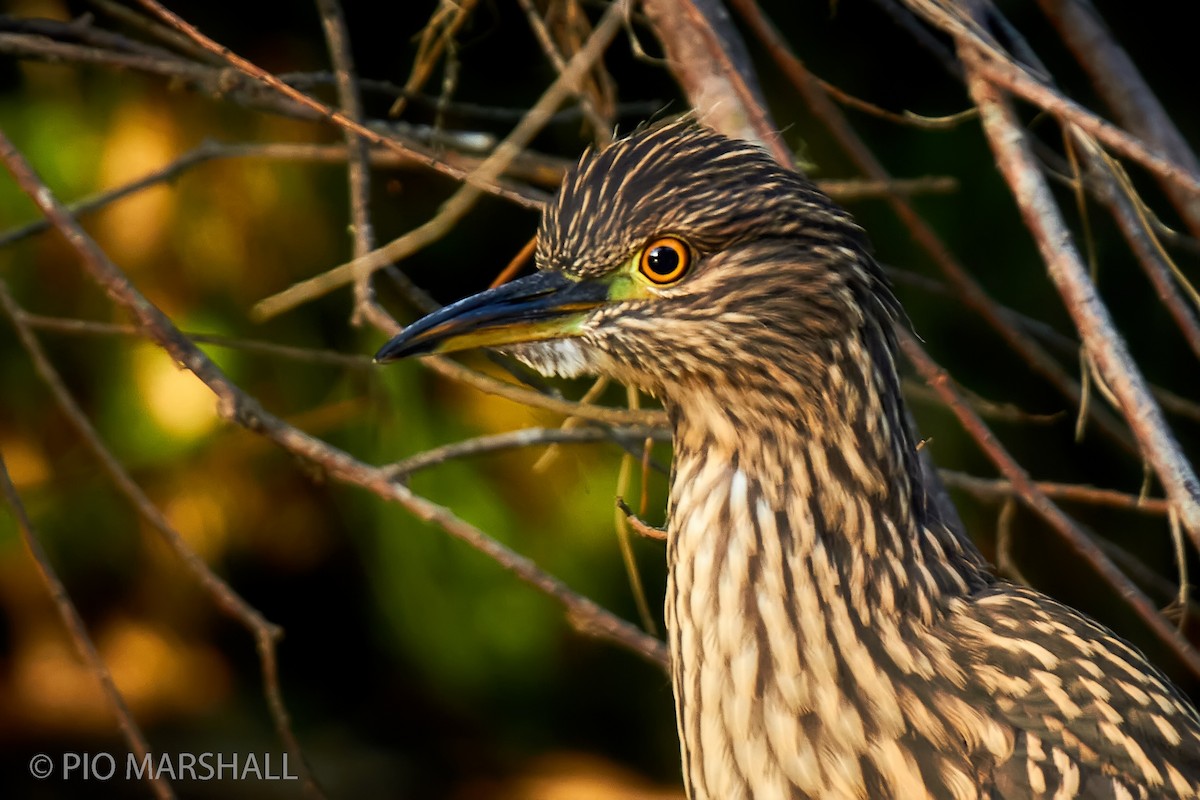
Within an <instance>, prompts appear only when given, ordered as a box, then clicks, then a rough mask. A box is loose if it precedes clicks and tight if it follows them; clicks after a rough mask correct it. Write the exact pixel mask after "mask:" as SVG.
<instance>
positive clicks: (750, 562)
mask: <svg viewBox="0 0 1200 800" xmlns="http://www.w3.org/2000/svg"><path fill="white" fill-rule="evenodd" d="M663 236H670V237H677V239H678V241H680V242H683V243H685V244H686V245H687V246H688V247H689V248H690V251H691V258H692V260H691V263H690V269H689V270H688V271H687V273H686V274H685V275H684V277H683V278H682V279H681V280H679V281H678V282H677V283H671V284H670V285H665V286H659V285H653V284H651V283H648V282H646V281H644V280H641V279H640V278H639V276H638V274H637V264H638V262H639V258H640V257H641V256H639V254H640V253H641V254H644V251H645V249H646V248H647V247H648V243H650V242H653V241H656V240H658V239H659V238H660V237H663ZM536 252H537V262H538V267H539V269H541V270H547V271H551V272H554V273H559V274H560V275H561V277H563V278H565V279H566V280H565V281H561V283H562V285H563V286H569V287H571V288H570V289H569V291H571V292H572V293H574V295H578V296H579V297H584V296H585V295H586V302H584V301H574V302H573V303H571V304H567V305H569V306H570V312H571V314H572V316H570V318H569V322H567V323H562V324H563V329H562V333H561V335H557V336H556V335H551V334H550V333H547V330H546V327H545V326H546V325H547V324H548V323H545V322H544V311H543V308H542V306H543V305H544V303H545V302H546V301H544V299H538V300H537V301H536V303H534V304H533V305H530V304H529V302H526V300H525V299H524V298H526V297H527V296H530V297H532V296H534V295H535V294H536V296H537V298H543V295H544V294H546V290H544V289H542V288H541V286H542V284H541V283H539V284H538V285H537V291H536V292H533V293H532V294H531V291H532V290H530V291H526V292H525V293H524V294H522V295H521V297H522V298H523V299H522V302H526V304H525V305H521V306H520V310H519V312H518V311H509V312H505V313H509V314H510V315H511V316H513V318H514V319H515V318H516V317H517V316H520V318H521V320H522V324H529V321H530V320H534V322H535V323H536V325H538V326H541V327H537V328H536V330H537V334H536V337H532V336H530V337H527V338H536V340H535V341H525V340H524V339H522V338H521V337H520V336H517V335H516V334H514V335H513V336H511V337H510V339H509V344H508V347H507V349H509V350H510V351H511V352H512V353H513V354H515V355H517V356H518V357H520V358H522V359H523V360H525V361H526V362H527V363H529V364H530V365H532V366H534V367H535V368H537V369H539V370H541V371H543V372H545V373H547V374H554V373H557V374H578V373H585V372H586V373H600V374H605V375H609V376H612V377H615V378H618V379H620V380H622V381H625V382H627V383H630V384H633V385H636V386H639V387H641V388H642V389H645V390H646V391H648V392H651V393H652V394H654V395H656V396H658V397H659V398H661V400H662V402H663V404H664V407H665V408H666V410H667V412H668V414H669V417H670V420H671V424H672V428H673V432H674V450H675V456H674V463H673V469H672V478H671V491H670V508H669V514H668V517H669V519H668V545H667V547H668V563H669V569H670V574H669V580H668V589H667V597H666V622H667V631H668V637H669V642H670V650H671V677H672V684H673V688H674V692H675V697H676V706H677V717H678V726H679V736H680V743H681V753H682V761H683V773H684V781H685V785H686V787H687V791H688V795H689V797H691V798H692V800H708V799H709V798H712V799H714V800H716V799H719V800H737V799H738V798H746V799H747V800H748V799H749V798H755V800H768V799H770V798H876V797H878V798H884V797H894V798H926V797H930V798H1034V797H1037V798H1041V797H1045V798H1051V797H1054V798H1073V797H1087V798H1104V797H1113V798H1150V797H1178V798H1191V797H1197V796H1200V717H1198V716H1197V713H1196V710H1195V709H1194V708H1193V706H1192V705H1191V704H1190V703H1189V702H1188V701H1187V700H1186V699H1184V698H1183V696H1182V695H1181V693H1180V692H1179V691H1178V690H1177V689H1176V688H1175V687H1173V686H1172V685H1171V684H1170V682H1169V681H1168V680H1167V679H1166V678H1165V677H1164V676H1163V675H1162V674H1161V673H1159V672H1158V671H1157V670H1155V669H1154V668H1153V667H1152V666H1151V665H1150V664H1149V663H1147V661H1146V660H1145V658H1144V657H1143V656H1142V655H1141V654H1140V653H1138V652H1137V651H1136V650H1135V649H1133V648H1132V647H1130V646H1129V645H1127V644H1125V643H1124V642H1123V641H1121V640H1120V639H1119V638H1118V637H1117V636H1116V635H1115V634H1113V633H1112V632H1111V631H1108V630H1107V629H1105V628H1103V627H1102V626H1100V625H1098V624H1096V623H1095V622H1092V621H1091V620H1089V619H1087V618H1086V617H1084V616H1082V615H1081V614H1079V613H1078V612H1075V611H1073V610H1072V609H1069V608H1067V607H1065V606H1063V605H1061V604H1058V603H1056V602H1054V601H1053V600H1051V599H1050V598H1048V597H1046V596H1044V595H1041V594H1039V593H1037V592H1035V591H1033V590H1031V589H1027V588H1024V587H1019V586H1015V585H1012V584H1010V583H1007V582H1005V581H1002V580H999V579H997V578H996V577H994V576H993V575H992V574H991V572H990V571H989V569H988V567H987V565H986V563H985V562H984V560H983V558H982V556H981V555H980V554H979V552H978V551H977V550H976V549H975V547H974V546H973V545H972V544H971V543H970V541H969V540H968V539H967V538H966V536H965V535H964V534H963V532H961V531H958V530H956V529H953V528H952V527H951V526H949V525H947V524H946V523H945V522H944V521H943V520H942V519H941V518H940V516H939V513H938V509H937V506H936V504H935V503H934V502H933V501H932V500H931V498H930V497H928V496H927V494H926V487H925V486H924V484H923V482H922V477H921V474H922V473H921V470H920V468H919V465H918V462H917V455H916V442H915V439H914V437H913V435H912V433H911V432H910V430H909V428H908V425H907V423H906V417H905V413H904V406H903V400H902V398H901V395H900V390H899V381H898V378H897V374H896V367H895V363H894V356H893V353H894V350H895V347H894V334H893V326H894V325H895V324H896V322H897V321H898V320H900V319H902V312H901V311H900V307H899V304H898V303H897V301H896V300H895V298H894V296H893V295H892V293H891V290H890V288H889V286H888V283H887V281H886V279H885V278H884V276H883V274H882V272H881V271H880V269H879V267H878V266H877V265H876V263H875V261H874V260H873V258H872V256H871V254H870V251H869V247H868V245H867V242H866V239H865V236H864V235H863V233H862V231H861V230H860V229H859V228H858V226H857V225H856V224H855V223H854V222H853V220H852V219H851V218H850V216H849V215H848V214H847V213H846V212H845V211H843V210H841V209H840V208H838V207H837V206H836V205H834V204H833V203H832V202H831V201H830V200H829V199H828V198H826V197H825V196H824V195H823V194H821V193H820V192H819V191H818V190H817V189H816V188H815V187H814V186H813V185H812V184H811V183H810V182H808V181H807V180H806V179H804V178H803V177H802V176H800V175H799V174H797V173H795V172H793V171H791V170H788V169H785V168H783V167H781V166H779V165H778V164H776V163H775V162H773V161H772V160H771V159H770V158H769V157H768V156H767V155H766V154H765V153H764V152H762V151H761V150H760V149H758V148H757V147H755V146H753V145H751V144H748V143H746V142H741V141H736V140H731V139H728V138H725V137H723V136H721V135H719V134H717V133H715V132H712V131H709V130H706V129H703V128H700V127H697V126H693V125H690V124H686V123H676V124H672V125H668V126H664V127H660V128H658V129H654V130H648V131H642V132H639V133H637V134H635V135H633V136H632V137H630V138H628V139H625V140H623V141H619V142H617V143H615V144H613V145H612V146H611V147H609V148H608V149H606V150H604V151H602V152H599V153H595V154H589V155H587V156H585V157H584V159H583V160H582V161H581V163H580V164H579V166H578V167H577V168H576V169H575V170H573V171H572V172H570V173H569V174H568V175H567V176H566V178H565V180H564V182H563V186H562V189H561V190H560V192H559V193H558V195H557V196H556V198H555V200H554V201H553V202H552V203H551V204H550V205H549V206H548V207H547V208H546V210H545V212H544V214H543V218H542V223H541V227H540V229H539V233H538V246H537V251H536ZM596 283H602V284H603V291H602V292H601V294H603V299H602V300H596V299H595V297H598V296H599V295H597V294H596V290H594V289H589V288H588V287H590V286H592V285H593V284H596ZM514 291H518V290H514ZM588 292H591V294H588ZM539 293H540V294H539ZM481 297H487V296H481ZM505 297H508V295H505ZM464 302H466V301H464ZM505 302H508V303H510V306H511V307H512V308H514V309H515V308H517V307H516V306H512V304H511V301H508V300H506V301H505ZM483 305H484V306H488V303H486V302H484V303H483ZM478 307H479V304H478V303H476V305H475V306H470V307H469V308H468V307H467V306H463V308H461V309H458V310H456V309H453V308H452V309H448V310H447V312H446V313H445V315H444V316H442V317H438V318H437V319H435V320H434V322H435V323H436V324H433V323H431V324H429V325H426V326H425V327H424V328H422V330H421V331H419V332H418V333H414V334H412V335H411V336H410V337H409V338H410V339H414V338H421V337H424V338H425V339H428V340H430V341H433V340H435V339H436V338H437V337H439V336H442V335H443V334H442V333H440V331H442V330H444V329H446V328H447V326H448V325H452V324H454V320H456V319H464V318H466V317H467V316H471V315H474V316H471V319H472V320H476V319H478V318H480V312H479V311H478V310H476V309H477V308H478ZM488 307H490V306H488ZM535 307H536V308H535ZM506 308H507V306H506ZM530 309H534V310H530ZM539 315H540V316H539ZM430 319H434V318H430ZM447 320H449V322H447ZM419 324H420V323H419ZM471 324H484V323H476V322H472V323H471ZM486 324H488V325H493V324H496V323H495V322H494V320H493V317H488V318H487V322H486ZM555 324H558V323H555ZM531 330H532V328H531ZM403 336H404V335H402V337H403ZM494 341H495V338H493V339H489V340H488V341H487V343H488V344H491V343H494ZM405 346H407V345H405ZM389 347H390V348H392V349H391V350H388V348H385V351H381V354H382V353H384V352H388V353H395V354H403V353H404V352H411V351H410V350H404V349H403V347H400V346H393V345H389ZM389 357H390V356H389Z"/></svg>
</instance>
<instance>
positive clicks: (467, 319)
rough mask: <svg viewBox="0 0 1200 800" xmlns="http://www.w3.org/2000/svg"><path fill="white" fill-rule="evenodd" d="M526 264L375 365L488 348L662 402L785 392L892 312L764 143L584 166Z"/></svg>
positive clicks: (626, 142) (600, 160) (839, 228)
mask: <svg viewBox="0 0 1200 800" xmlns="http://www.w3.org/2000/svg"><path fill="white" fill-rule="evenodd" d="M536 262H537V268H538V272H537V273H535V274H534V275H532V276H530V277H527V278H523V279H521V280H517V281H514V282H512V283H509V284H506V285H504V286H501V287H499V288H496V289H491V290H489V291H486V292H483V293H481V294H477V295H474V296H472V297H468V298H466V299H464V300H460V301H459V302H457V303H454V304H452V305H450V306H447V307H446V308H443V309H441V310H440V311H438V312H436V313H434V314H431V315H429V316H427V317H425V318H424V319H421V320H419V321H417V322H416V323H414V324H412V325H410V326H409V327H408V328H406V329H405V330H404V331H403V332H401V333H400V334H399V335H398V336H396V337H395V338H394V339H392V340H391V341H389V342H388V343H387V344H386V345H384V347H383V348H382V349H381V350H380V351H379V353H378V354H377V355H376V360H377V361H380V362H386V361H392V360H395V359H398V358H402V357H405V356H409V355H420V354H428V353H445V352H451V351H456V350H462V349H466V348H470V347H480V346H486V347H498V348H500V349H502V350H504V351H505V352H509V353H511V354H512V355H515V356H516V357H518V358H519V359H521V360H522V361H524V362H526V363H527V364H529V365H530V366H532V367H533V368H535V369H537V370H538V371H540V372H542V373H543V374H547V375H553V374H557V375H563V376H571V375H578V374H601V375H609V376H612V377H615V378H617V379H619V380H622V381H624V382H626V383H630V384H633V385H636V386H639V387H641V388H643V389H645V390H647V391H649V392H651V393H653V394H656V395H659V396H663V397H664V399H667V400H670V399H671V398H672V397H675V396H677V395H679V394H682V393H687V392H691V391H697V390H702V389H704V388H705V387H712V386H714V385H717V384H726V385H730V384H732V385H745V383H746V382H747V381H750V382H754V383H756V384H765V385H774V386H779V385H780V384H781V383H791V384H794V385H793V386H790V387H788V390H790V391H793V392H796V391H802V390H803V388H804V387H805V386H813V385H815V384H819V383H820V381H822V380H823V376H824V374H825V373H826V372H827V370H828V364H829V362H830V359H831V357H833V356H835V355H836V354H837V351H838V350H839V348H844V347H845V346H846V345H847V344H848V343H851V342H852V341H854V340H855V337H856V333H855V332H856V331H861V330H862V329H863V327H864V326H875V327H878V326H883V327H884V328H887V327H888V326H890V323H891V317H892V316H893V315H894V314H895V313H897V312H898V308H897V306H896V304H895V300H894V299H893V298H892V295H891V292H890V290H889V289H888V287H887V282H886V280H885V279H884V278H883V276H882V274H881V273H880V272H879V269H878V267H877V266H876V265H875V263H874V261H873V260H872V259H871V258H870V256H869V254H868V250H867V245H866V242H865V239H864V237H863V235H862V232H861V230H860V229H859V228H858V226H857V225H856V224H855V223H854V222H853V220H852V219H851V218H850V216H849V215H848V214H847V213H846V212H844V211H843V210H841V209H840V208H838V207H837V206H836V205H834V204H833V203H832V202H831V201H830V200H829V199H828V198H827V197H826V196H825V195H824V194H822V193H821V192H820V191H818V190H817V189H816V188H815V187H814V186H813V185H812V184H811V183H810V182H809V181H807V180H806V179H805V178H804V177H802V176H801V175H800V174H798V173H797V172H795V171H792V170H790V169H787V168H785V167H782V166H780V165H779V164H777V163H776V162H775V161H774V160H772V159H771V158H770V156H768V155H767V153H765V152H764V151H763V150H762V149H760V148H759V147H757V146H755V145H753V144H751V143H749V142H745V141H741V140H736V139H730V138H728V137H725V136H723V135H721V134H719V133H716V132H714V131H712V130H709V129H706V128H702V127H699V126H697V125H694V124H691V123H686V122H677V123H673V124H670V125H666V126H663V127H660V128H657V129H650V130H643V131H640V132H638V133H635V134H634V135H632V136H630V137H629V138H626V139H623V140H620V141H618V142H616V143H614V144H612V145H611V146H609V147H608V148H606V149H605V150H603V151H600V152H597V153H589V154H585V155H584V157H583V158H582V159H581V161H580V162H579V164H578V165H577V166H576V167H575V168H574V169H573V170H571V171H570V172H569V173H568V174H567V176H566V177H565V179H564V180H563V184H562V187H561V189H560V190H559V192H558V194H557V195H556V196H555V198H554V199H553V200H552V201H551V202H550V203H549V204H548V205H547V206H546V207H545V208H544V210H543V213H542V218H541V225H540V228H539V230H538V238H537V249H536ZM884 335H885V336H890V332H885V334H884Z"/></svg>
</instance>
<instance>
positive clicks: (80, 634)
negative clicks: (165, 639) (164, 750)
mask: <svg viewBox="0 0 1200 800" xmlns="http://www.w3.org/2000/svg"><path fill="white" fill-rule="evenodd" d="M2 286H3V284H2V283H0V287H2ZM4 297H7V294H5V295H4ZM0 489H2V490H3V492H4V499H5V500H6V501H8V505H9V508H11V509H12V512H13V517H14V518H15V519H16V521H17V528H18V529H19V530H20V531H21V541H23V542H24V543H25V549H27V550H28V551H29V556H30V558H32V559H33V563H34V565H35V567H36V568H37V573H38V577H39V578H41V580H42V585H43V586H45V587H46V593H47V594H48V595H50V599H51V600H53V601H54V607H55V609H56V610H57V611H58V615H59V617H61V618H62V621H63V624H64V625H65V626H66V628H67V633H68V634H70V636H71V641H72V642H73V643H74V645H75V649H76V650H77V651H78V653H79V657H80V658H81V659H83V661H84V663H85V664H87V665H88V669H89V670H91V673H92V674H93V675H95V676H96V680H97V681H99V683H100V690H101V692H103V693H104V699H105V700H106V701H108V705H109V707H110V708H111V709H112V712H113V716H114V717H116V720H117V726H118V727H119V728H120V729H121V735H122V736H124V737H125V741H126V742H128V743H129V749H130V750H132V751H133V753H134V754H135V755H136V756H137V757H138V758H139V759H143V758H145V757H146V756H147V755H148V754H149V753H150V745H149V744H148V743H147V742H146V736H145V734H143V733H142V729H141V728H140V727H139V726H138V724H137V722H136V721H134V719H133V715H132V714H131V713H130V712H129V706H127V705H125V698H124V697H122V696H121V692H120V691H119V690H118V689H117V686H116V684H115V683H113V679H112V674H111V673H110V672H109V671H108V667H107V666H105V664H104V659H103V658H101V657H100V653H99V652H97V650H96V645H95V643H94V642H93V641H92V637H91V636H89V635H88V632H87V626H86V625H84V624H83V619H82V618H81V617H80V616H79V611H78V609H76V608H75V604H74V603H72V602H71V596H70V595H69V594H67V588H66V587H65V586H63V583H62V581H61V580H59V577H58V574H57V573H56V572H55V571H54V567H52V566H51V565H50V558H49V557H48V556H47V555H46V551H45V550H44V549H42V545H41V542H39V541H38V538H37V533H36V532H35V531H34V528H33V523H32V522H31V521H30V520H29V514H28V513H26V511H25V505H24V503H22V502H21V496H20V495H19V494H17V487H15V486H13V482H12V479H11V478H10V477H9V475H8V465H7V464H5V462H4V454H3V453H0ZM34 774H35V775H36V774H37V773H34ZM146 782H147V783H149V784H150V788H151V789H152V790H153V791H154V796H155V797H158V798H160V800H171V798H174V797H175V792H174V790H172V789H171V786H170V784H168V783H167V782H166V781H165V780H164V779H163V778H162V777H161V776H159V775H158V774H156V773H155V772H153V771H151V772H150V773H149V774H147V775H146Z"/></svg>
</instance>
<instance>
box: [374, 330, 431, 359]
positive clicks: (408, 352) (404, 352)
mask: <svg viewBox="0 0 1200 800" xmlns="http://www.w3.org/2000/svg"><path fill="white" fill-rule="evenodd" d="M406 338H407V337H406V336H405V335H404V334H403V333H401V334H399V335H397V336H395V337H393V338H391V339H389V340H388V342H387V343H386V344H384V346H383V347H381V348H379V352H377V353H375V357H374V358H373V359H372V360H373V361H374V362H375V363H376V364H390V363H391V362H393V361H399V360H400V359H402V358H407V357H408V356H413V355H420V354H421V348H420V347H411V346H408V342H407V341H405V340H406Z"/></svg>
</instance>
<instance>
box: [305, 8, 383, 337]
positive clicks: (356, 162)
mask: <svg viewBox="0 0 1200 800" xmlns="http://www.w3.org/2000/svg"><path fill="white" fill-rule="evenodd" d="M317 11H318V12H319V13H320V15H321V28H322V29H323V30H324V31H325V41H326V42H327V43H328V45H329V58H330V61H331V62H332V63H333V75H334V78H335V79H336V82H337V93H338V104H339V105H340V106H341V109H342V113H343V114H345V115H346V116H347V117H348V118H349V119H351V120H353V121H354V122H358V123H361V122H362V121H363V109H362V98H361V97H360V96H359V93H358V84H357V76H356V74H355V72H354V56H353V55H352V54H351V52H350V37H349V34H348V33H347V31H346V19H345V16H344V15H343V14H342V6H341V4H340V3H338V2H337V0H317ZM343 133H344V135H345V139H346V149H347V150H348V151H349V152H348V155H349V157H348V158H347V159H346V172H347V181H348V183H349V190H350V228H351V230H352V231H353V234H354V257H355V258H362V257H363V256H365V255H366V254H367V253H369V252H371V250H373V249H374V247H375V244H374V242H375V235H374V232H373V228H372V227H371V208H370V202H371V173H370V171H369V170H368V169H367V151H368V144H367V142H366V141H365V140H363V139H360V138H359V137H358V135H357V134H355V133H354V132H353V131H351V130H350V129H349V128H347V129H346V130H345V131H344V132H343ZM374 302H375V292H374V289H372V288H371V275H370V273H364V274H362V275H359V276H358V277H357V278H356V279H355V281H354V314H353V316H352V317H351V323H352V324H361V323H362V321H363V313H362V309H363V308H364V307H365V306H367V305H368V304H370V303H374Z"/></svg>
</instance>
